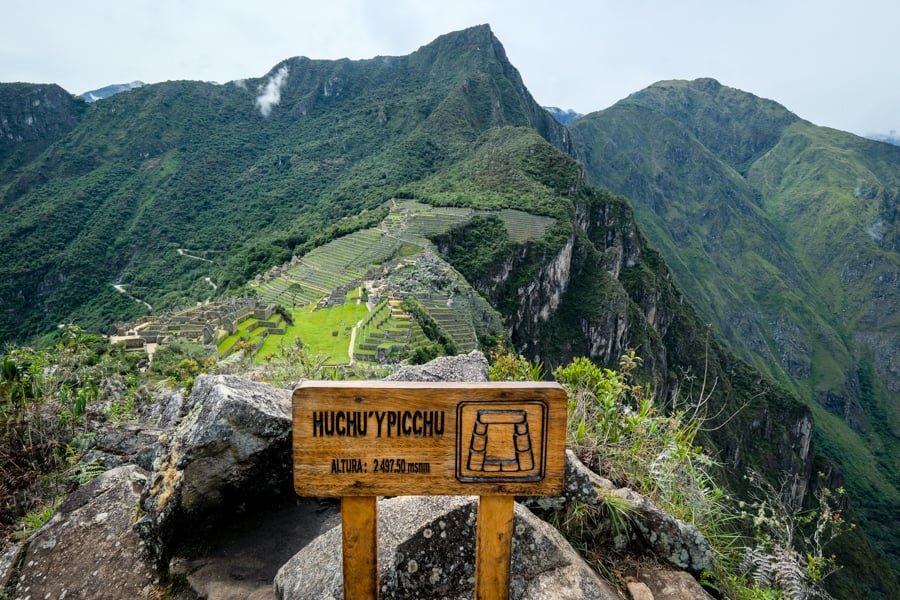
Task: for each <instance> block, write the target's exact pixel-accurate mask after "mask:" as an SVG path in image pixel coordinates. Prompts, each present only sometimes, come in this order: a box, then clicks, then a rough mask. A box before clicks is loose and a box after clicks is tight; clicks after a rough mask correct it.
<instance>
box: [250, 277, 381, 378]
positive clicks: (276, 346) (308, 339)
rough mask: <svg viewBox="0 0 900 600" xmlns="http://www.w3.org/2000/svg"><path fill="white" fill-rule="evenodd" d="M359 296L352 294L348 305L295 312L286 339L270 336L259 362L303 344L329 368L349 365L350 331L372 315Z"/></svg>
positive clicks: (261, 349)
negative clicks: (360, 301) (329, 366)
mask: <svg viewBox="0 0 900 600" xmlns="http://www.w3.org/2000/svg"><path fill="white" fill-rule="evenodd" d="M358 293H359V292H358V290H357V291H355V292H354V293H352V294H348V297H347V301H346V302H345V303H344V304H340V305H337V306H332V307H328V308H315V307H314V306H307V307H305V308H297V309H294V310H293V311H292V312H291V316H292V318H293V320H294V324H293V325H290V326H288V327H287V328H286V330H285V333H284V335H283V336H282V335H270V336H268V337H267V338H266V340H265V341H264V342H263V344H262V346H260V348H259V352H258V353H257V355H256V359H255V360H256V361H257V362H263V361H265V360H267V359H269V358H270V357H272V356H274V355H276V354H277V353H278V352H279V351H280V350H281V349H284V348H290V347H292V346H293V345H294V344H295V343H296V342H297V341H300V342H302V343H303V345H304V346H305V347H307V348H309V350H310V351H311V352H312V353H313V354H316V355H321V356H323V357H324V359H325V363H324V364H326V365H338V364H347V363H348V362H350V355H349V353H348V351H349V349H350V331H351V330H352V328H353V327H354V326H355V325H356V323H357V322H358V321H360V320H362V319H363V318H364V317H365V316H366V314H368V310H367V309H366V305H365V304H359V303H357V302H356V298H358Z"/></svg>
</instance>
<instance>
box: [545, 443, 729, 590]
mask: <svg viewBox="0 0 900 600" xmlns="http://www.w3.org/2000/svg"><path fill="white" fill-rule="evenodd" d="M601 490H602V492H601ZM604 493H605V494H611V495H613V496H616V497H618V498H620V499H621V500H623V501H624V502H625V503H626V504H627V505H628V506H629V507H630V508H629V511H628V512H629V514H630V517H631V518H630V522H631V524H632V525H633V531H634V533H636V534H637V536H636V537H635V538H634V539H629V540H623V539H619V540H616V542H617V543H618V544H620V545H635V546H636V548H635V550H643V549H649V550H650V551H651V552H653V554H654V555H655V556H656V557H657V558H658V559H659V560H661V561H664V562H666V563H669V564H670V565H673V566H675V567H678V568H679V569H686V570H688V571H691V572H692V573H698V574H699V573H700V572H701V571H703V570H705V569H710V568H711V567H712V559H713V554H712V548H710V545H709V542H707V541H706V538H704V537H703V534H702V533H700V531H699V530H698V529H697V528H696V527H694V526H693V525H690V524H688V523H685V522H683V521H680V520H678V519H676V518H674V517H672V516H671V515H669V514H668V513H666V512H665V511H663V510H661V509H660V508H659V507H657V506H656V505H655V504H653V502H652V501H651V500H650V499H648V498H646V497H644V496H642V495H641V494H638V493H637V492H635V491H634V490H631V489H629V488H620V487H617V486H616V485H615V484H613V482H611V481H609V480H608V479H606V478H604V477H601V476H600V475H597V474H596V473H594V472H593V471H591V470H590V469H589V468H588V467H586V466H585V465H584V463H582V462H581V461H580V460H579V459H578V457H577V456H575V453H574V452H572V451H571V450H568V451H566V478H565V487H564V489H563V495H562V496H560V497H558V498H535V499H529V500H528V504H529V505H532V506H536V507H541V508H544V509H550V510H561V509H562V508H564V507H565V504H566V503H569V502H582V503H584V504H587V505H588V506H593V507H602V506H604V505H605V500H604Z"/></svg>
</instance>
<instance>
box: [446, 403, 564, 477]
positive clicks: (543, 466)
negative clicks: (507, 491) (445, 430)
mask: <svg viewBox="0 0 900 600" xmlns="http://www.w3.org/2000/svg"><path fill="white" fill-rule="evenodd" d="M473 404H474V405H478V406H479V407H481V406H483V407H484V408H485V409H488V410H497V409H504V408H507V407H508V408H515V407H521V406H537V407H538V408H539V409H540V412H541V417H540V422H541V437H540V440H541V452H540V458H539V459H538V458H536V459H535V463H536V464H537V465H539V468H538V471H537V473H532V474H531V475H514V474H504V475H468V474H464V473H463V465H464V464H465V460H466V457H467V456H468V447H469V439H468V438H469V437H470V436H471V434H472V432H471V431H463V426H462V424H463V409H464V408H465V407H467V406H470V405H473ZM548 423H549V407H548V406H547V403H546V402H544V401H543V400H524V401H517V400H465V401H463V402H460V403H459V404H458V405H457V406H456V479H457V480H459V481H461V482H463V483H535V482H538V481H543V479H544V477H545V475H546V472H547V428H548Z"/></svg>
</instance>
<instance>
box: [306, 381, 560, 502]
mask: <svg viewBox="0 0 900 600" xmlns="http://www.w3.org/2000/svg"><path fill="white" fill-rule="evenodd" d="M293 433H294V440H293V453H294V487H295V489H296V491H297V493H298V494H299V495H301V496H399V495H442V494H450V495H467V494H473V495H507V494H508V495H520V496H544V495H553V494H559V493H560V492H561V491H562V485H563V472H564V470H565V469H564V460H565V444H566V393H565V391H564V390H563V389H562V387H560V386H559V385H558V384H555V383H502V384H496V383H483V384H479V383H467V384H452V383H451V384H434V383H407V382H322V381H316V382H304V383H303V384H302V385H301V386H300V387H299V388H297V389H296V390H295V391H294V404H293Z"/></svg>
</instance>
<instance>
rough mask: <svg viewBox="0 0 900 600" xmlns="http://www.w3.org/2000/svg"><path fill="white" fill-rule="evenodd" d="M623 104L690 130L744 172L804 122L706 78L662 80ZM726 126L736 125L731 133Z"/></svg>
mask: <svg viewBox="0 0 900 600" xmlns="http://www.w3.org/2000/svg"><path fill="white" fill-rule="evenodd" d="M620 104H623V105H632V106H635V105H636V106H640V107H642V108H646V109H650V110H653V111H655V112H657V113H660V114H662V115H665V116H666V117H669V118H670V119H673V120H675V121H677V122H679V123H681V124H682V125H683V126H685V127H686V128H687V129H688V130H689V131H690V132H691V133H692V134H693V135H694V136H695V137H696V138H697V139H698V140H699V141H700V142H701V143H703V144H704V145H705V146H706V147H707V148H709V149H710V150H712V151H713V152H714V153H715V154H716V155H717V156H718V157H719V158H720V159H722V160H724V161H725V162H726V163H728V164H729V165H731V166H732V167H733V168H735V169H737V170H738V171H739V172H743V171H744V170H745V169H746V167H747V165H749V164H750V163H751V162H752V161H753V160H754V159H755V158H757V157H759V156H760V155H761V154H763V153H765V152H766V151H767V150H768V149H769V148H771V147H772V146H773V145H774V144H775V143H776V141H777V140H778V139H779V136H780V135H781V132H782V131H783V130H784V128H785V127H787V126H788V125H790V124H791V123H794V122H795V121H798V120H799V117H797V115H795V114H794V113H792V112H790V111H789V110H788V109H786V108H785V107H784V106H782V105H781V104H778V103H777V102H775V101H773V100H768V99H766V98H761V97H759V96H756V95H754V94H751V93H750V92H745V91H743V90H739V89H737V88H732V87H728V86H727V85H722V84H721V83H719V82H718V81H717V80H715V79H712V78H709V77H704V78H700V79H693V80H684V79H672V80H666V81H658V82H656V83H654V84H652V85H650V86H649V87H647V88H644V89H643V90H641V91H639V92H635V93H634V94H631V95H630V96H628V97H627V98H626V99H625V100H623V101H622V102H621V103H620ZM722 123H731V124H732V125H731V126H730V127H728V128H726V129H723V128H722Z"/></svg>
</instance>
